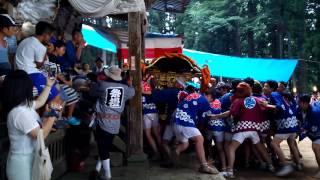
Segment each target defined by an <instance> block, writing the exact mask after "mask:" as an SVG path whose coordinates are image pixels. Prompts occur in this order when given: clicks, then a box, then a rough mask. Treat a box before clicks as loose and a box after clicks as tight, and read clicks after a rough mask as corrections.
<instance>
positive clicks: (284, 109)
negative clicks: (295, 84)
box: [272, 93, 298, 134]
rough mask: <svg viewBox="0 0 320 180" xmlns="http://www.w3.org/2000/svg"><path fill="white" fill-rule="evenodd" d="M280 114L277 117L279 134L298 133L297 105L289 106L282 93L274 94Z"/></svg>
mask: <svg viewBox="0 0 320 180" xmlns="http://www.w3.org/2000/svg"><path fill="white" fill-rule="evenodd" d="M272 99H273V101H274V102H275V105H276V107H277V110H278V113H277V117H276V124H277V132H276V133H277V134H287V133H295V132H297V131H298V120H297V117H296V114H297V105H296V103H295V102H291V103H290V104H287V103H286V102H285V101H284V99H283V97H282V95H281V94H280V93H273V94H272Z"/></svg>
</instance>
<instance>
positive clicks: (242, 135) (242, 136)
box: [232, 131, 260, 144]
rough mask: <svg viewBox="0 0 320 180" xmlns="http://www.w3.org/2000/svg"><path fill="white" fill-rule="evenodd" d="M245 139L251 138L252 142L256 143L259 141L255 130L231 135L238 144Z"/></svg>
mask: <svg viewBox="0 0 320 180" xmlns="http://www.w3.org/2000/svg"><path fill="white" fill-rule="evenodd" d="M245 139H251V141H252V144H258V143H259V142H260V138H259V135H258V133H257V132H256V131H246V132H238V133H235V134H234V135H233V137H232V140H234V141H238V142H239V143H240V144H242V143H243V141H244V140H245Z"/></svg>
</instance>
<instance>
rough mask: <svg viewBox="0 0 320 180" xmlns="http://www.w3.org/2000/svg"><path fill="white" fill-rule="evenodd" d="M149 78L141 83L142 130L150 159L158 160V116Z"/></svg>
mask: <svg viewBox="0 0 320 180" xmlns="http://www.w3.org/2000/svg"><path fill="white" fill-rule="evenodd" d="M150 78H152V77H151V76H149V77H146V78H145V80H144V81H143V82H142V112H143V129H144V132H145V135H146V137H147V140H148V143H149V145H150V146H151V148H152V150H153V153H154V155H153V158H152V159H153V160H160V152H159V150H158V147H160V146H161V137H160V126H159V116H158V110H157V107H156V104H155V103H154V101H153V99H152V96H151V86H150V84H149V83H150Z"/></svg>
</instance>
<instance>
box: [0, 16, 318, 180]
mask: <svg viewBox="0 0 320 180" xmlns="http://www.w3.org/2000/svg"><path fill="white" fill-rule="evenodd" d="M16 29H17V25H16V24H15V22H14V20H13V19H12V18H11V17H10V16H9V15H7V14H4V13H3V14H1V15H0V75H1V76H2V78H1V92H2V93H1V103H2V111H3V112H4V117H5V118H6V119H7V126H8V134H9V140H10V151H9V155H8V160H7V176H8V179H9V180H21V179H25V180H30V179H31V175H32V166H33V156H34V148H35V146H34V145H35V143H36V139H37V136H38V132H39V129H40V128H42V129H43V135H44V137H47V136H48V135H49V133H50V132H52V131H55V130H56V129H60V128H66V127H69V128H68V132H69V133H67V136H68V137H69V138H70V139H71V140H70V141H69V142H70V144H68V145H69V146H71V148H70V149H69V150H68V152H69V154H71V158H70V161H69V162H70V167H71V168H74V169H77V170H79V169H80V170H81V169H82V168H83V167H84V160H85V159H86V157H87V156H88V149H87V148H88V147H89V144H88V143H89V142H90V135H91V131H92V129H93V133H94V137H95V140H96V142H97V146H98V150H99V159H98V161H97V165H96V168H95V172H94V173H93V174H92V178H93V179H94V178H96V177H97V176H98V175H99V173H100V172H101V170H102V169H103V177H104V178H106V179H111V170H110V154H109V152H110V150H111V148H112V141H113V138H114V136H115V135H116V134H118V133H119V129H120V125H121V121H120V119H121V114H122V112H123V111H124V108H125V102H126V101H127V100H129V99H131V98H132V97H133V96H134V94H135V90H134V88H133V87H132V82H131V80H130V79H129V78H127V77H126V76H125V75H124V74H123V72H122V71H121V69H120V68H118V67H115V66H111V67H104V66H103V61H102V60H101V59H100V58H97V59H96V66H95V67H93V68H91V67H90V65H89V64H87V63H82V64H81V61H80V57H81V53H82V50H83V49H84V48H85V47H86V42H85V41H84V40H83V36H82V33H81V31H80V30H77V29H76V30H74V31H73V32H72V39H71V40H70V41H67V42H66V41H65V39H64V37H63V34H59V35H57V36H53V34H54V32H55V29H54V27H53V26H52V25H51V24H49V23H47V22H38V23H37V25H36V27H35V34H34V35H33V36H31V37H27V38H25V39H22V40H21V41H20V42H19V44H17V40H16V38H14V37H15V32H16ZM194 84H195V83H188V82H186V81H185V79H184V78H183V77H177V78H176V82H175V84H174V85H172V87H169V86H168V87H166V88H164V89H160V88H157V87H159V86H158V85H157V80H156V79H154V78H153V76H152V75H151V74H148V73H146V74H144V75H143V81H142V83H141V86H142V107H143V112H142V113H143V129H144V133H145V135H146V140H147V143H148V144H149V146H150V147H151V149H152V153H151V155H150V160H156V161H159V160H163V162H162V163H161V166H164V167H167V168H172V167H179V164H180V163H181V162H179V157H180V155H181V153H183V152H184V151H186V150H188V149H194V150H195V152H196V157H197V159H198V161H199V164H200V167H199V171H200V172H202V173H209V174H218V173H219V171H220V172H221V174H222V175H223V176H225V177H227V178H235V173H234V169H235V168H234V167H235V163H236V160H238V159H239V158H240V157H241V158H243V159H242V160H243V162H244V166H245V167H250V165H252V164H253V163H254V164H256V165H258V166H259V167H260V168H261V169H265V170H269V171H271V172H276V175H277V176H280V177H284V176H287V175H289V174H291V173H292V172H293V171H295V170H302V169H303V164H302V161H301V158H302V156H301V153H300V152H299V148H298V145H297V142H296V140H297V138H299V140H302V139H304V138H305V137H309V138H310V139H311V140H312V150H313V151H314V153H315V156H316V160H317V162H318V165H319V166H320V103H319V99H318V97H317V96H315V94H314V95H313V96H312V97H311V96H309V95H302V96H299V97H297V96H293V95H292V94H291V93H290V92H289V91H287V87H286V86H287V84H286V83H285V82H279V83H278V82H275V81H272V80H270V81H266V82H263V83H261V82H258V81H255V80H253V79H251V78H246V79H244V80H233V81H232V83H231V84H230V85H229V84H228V83H223V82H219V83H217V82H216V80H215V79H212V81H211V87H210V88H209V89H208V90H207V91H206V92H200V91H199V89H198V86H195V85H194ZM163 107H165V108H163ZM159 114H165V116H161V117H160V116H159ZM160 119H162V121H161V120H160ZM80 131H85V132H86V133H85V135H83V133H79V132H80ZM86 139H87V140H86ZM283 141H287V143H288V145H289V148H290V152H291V157H292V162H288V161H287V160H286V157H285V155H284V153H283V149H281V146H280V143H281V142H283ZM213 142H214V143H213ZM213 144H214V146H213ZM239 148H240V149H242V150H243V151H241V152H239V151H237V149H239ZM239 153H242V154H243V156H238V154H239ZM75 154H77V156H75ZM213 161H214V162H215V164H212V162H213ZM215 166H217V167H218V169H219V171H218V170H217V168H215ZM314 177H316V178H319V179H320V171H319V172H317V174H316V175H315V176H314Z"/></svg>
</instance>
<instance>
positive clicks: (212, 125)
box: [204, 99, 225, 131]
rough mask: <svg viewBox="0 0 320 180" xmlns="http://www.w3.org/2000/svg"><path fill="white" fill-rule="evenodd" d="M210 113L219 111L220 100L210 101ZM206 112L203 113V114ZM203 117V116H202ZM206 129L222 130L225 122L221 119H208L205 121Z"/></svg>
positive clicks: (218, 112)
mask: <svg viewBox="0 0 320 180" xmlns="http://www.w3.org/2000/svg"><path fill="white" fill-rule="evenodd" d="M210 107H211V109H210V113H211V114H220V113H221V102H220V101H219V100H218V99H216V100H215V101H213V102H211V103H210ZM205 114H206V113H204V115H205ZM204 118H205V117H204ZM207 129H208V130H210V131H224V129H225V123H224V120H223V119H209V118H208V121H207Z"/></svg>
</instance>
